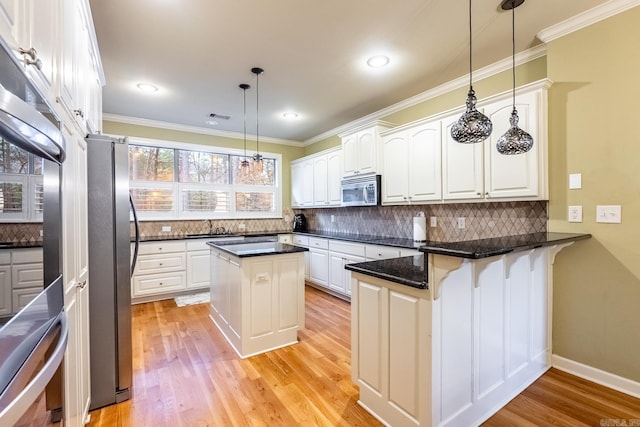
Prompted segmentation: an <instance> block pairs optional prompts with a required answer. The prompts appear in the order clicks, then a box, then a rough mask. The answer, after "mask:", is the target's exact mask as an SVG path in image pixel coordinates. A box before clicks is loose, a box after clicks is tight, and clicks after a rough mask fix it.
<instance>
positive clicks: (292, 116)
mask: <svg viewBox="0 0 640 427" xmlns="http://www.w3.org/2000/svg"><path fill="white" fill-rule="evenodd" d="M282 117H284V118H285V119H289V120H293V119H297V118H298V113H294V112H288V113H284V114H283V115H282Z"/></svg>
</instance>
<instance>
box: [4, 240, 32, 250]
mask: <svg viewBox="0 0 640 427" xmlns="http://www.w3.org/2000/svg"><path fill="white" fill-rule="evenodd" d="M41 247H42V241H37V242H0V249H25V248H41Z"/></svg>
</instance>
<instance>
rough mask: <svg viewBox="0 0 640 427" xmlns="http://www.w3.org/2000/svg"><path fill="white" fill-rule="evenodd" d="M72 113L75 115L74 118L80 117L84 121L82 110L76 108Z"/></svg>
mask: <svg viewBox="0 0 640 427" xmlns="http://www.w3.org/2000/svg"><path fill="white" fill-rule="evenodd" d="M73 112H74V113H75V114H76V116H80V117H81V118H83V119H84V111H82V108H78V109H77V110H73Z"/></svg>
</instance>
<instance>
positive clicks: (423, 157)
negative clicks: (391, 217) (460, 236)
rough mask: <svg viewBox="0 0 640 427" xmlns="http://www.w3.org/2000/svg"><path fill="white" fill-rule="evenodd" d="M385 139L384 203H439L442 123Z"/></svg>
mask: <svg viewBox="0 0 640 427" xmlns="http://www.w3.org/2000/svg"><path fill="white" fill-rule="evenodd" d="M383 135H384V136H383V151H382V152H383V156H384V167H383V174H382V181H383V186H382V203H384V204H394V203H411V202H427V201H433V200H440V199H441V198H442V179H441V158H440V146H441V144H440V121H439V120H438V121H434V122H428V123H418V124H412V125H410V126H409V127H402V128H400V129H398V130H396V129H392V130H390V131H388V132H386V133H384V134H383Z"/></svg>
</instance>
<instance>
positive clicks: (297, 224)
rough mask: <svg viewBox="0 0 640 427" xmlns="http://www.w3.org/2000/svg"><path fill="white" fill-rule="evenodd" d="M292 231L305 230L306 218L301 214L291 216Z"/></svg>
mask: <svg viewBox="0 0 640 427" xmlns="http://www.w3.org/2000/svg"><path fill="white" fill-rule="evenodd" d="M293 231H307V219H306V218H305V217H304V215H303V214H295V215H294V216H293Z"/></svg>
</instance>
